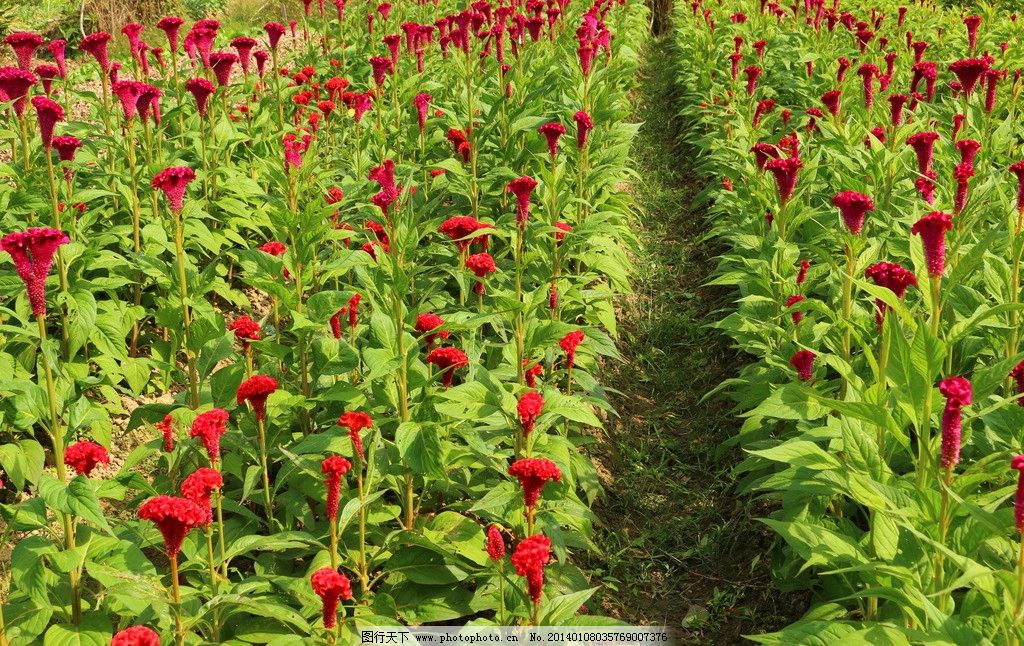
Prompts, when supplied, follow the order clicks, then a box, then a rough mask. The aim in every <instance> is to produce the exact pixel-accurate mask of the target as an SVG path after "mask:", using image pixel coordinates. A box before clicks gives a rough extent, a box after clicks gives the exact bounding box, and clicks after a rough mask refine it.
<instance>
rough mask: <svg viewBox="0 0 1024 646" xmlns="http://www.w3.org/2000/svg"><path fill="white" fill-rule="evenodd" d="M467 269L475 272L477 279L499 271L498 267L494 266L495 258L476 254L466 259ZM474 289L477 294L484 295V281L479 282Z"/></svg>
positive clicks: (486, 254) (489, 255)
mask: <svg viewBox="0 0 1024 646" xmlns="http://www.w3.org/2000/svg"><path fill="white" fill-rule="evenodd" d="M466 269H468V270H470V271H471V272H473V273H474V274H475V275H476V277H477V278H484V277H486V276H487V275H488V274H493V273H494V272H496V271H498V267H497V266H496V265H495V264H494V258H492V257H491V254H489V253H475V254H473V255H472V256H470V257H468V258H466ZM474 289H475V290H476V293H477V294H481V295H482V294H483V293H484V283H483V281H482V280H480V281H477V283H476V287H475V288H474Z"/></svg>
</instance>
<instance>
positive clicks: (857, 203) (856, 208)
mask: <svg viewBox="0 0 1024 646" xmlns="http://www.w3.org/2000/svg"><path fill="white" fill-rule="evenodd" d="M832 205H833V206H836V207H839V214H840V215H841V216H842V218H843V224H845V225H846V228H847V229H848V230H849V231H850V233H852V234H853V235H860V232H861V231H862V230H863V228H864V217H865V216H866V215H867V212H868V211H874V210H875V203H874V202H872V201H871V198H870V197H868V196H867V195H864V194H863V193H858V192H856V191H843V192H841V193H837V194H836V196H835V197H834V198H832Z"/></svg>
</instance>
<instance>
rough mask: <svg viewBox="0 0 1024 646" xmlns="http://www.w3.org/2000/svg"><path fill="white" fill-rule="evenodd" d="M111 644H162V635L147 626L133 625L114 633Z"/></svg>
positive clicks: (134, 645) (139, 645)
mask: <svg viewBox="0 0 1024 646" xmlns="http://www.w3.org/2000/svg"><path fill="white" fill-rule="evenodd" d="M110 646H160V635H157V634H156V633H155V632H153V631H152V630H150V629H149V628H147V627H145V626H131V627H129V628H125V629H124V630H122V631H121V632H119V633H117V634H116V635H114V638H113V639H111V640H110Z"/></svg>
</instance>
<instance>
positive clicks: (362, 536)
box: [355, 455, 370, 597]
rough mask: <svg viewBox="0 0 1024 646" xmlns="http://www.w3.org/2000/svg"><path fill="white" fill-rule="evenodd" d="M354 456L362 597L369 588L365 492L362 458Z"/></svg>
mask: <svg viewBox="0 0 1024 646" xmlns="http://www.w3.org/2000/svg"><path fill="white" fill-rule="evenodd" d="M355 458H356V469H357V471H356V487H357V488H358V489H357V490H358V494H359V563H358V564H357V565H358V566H359V587H360V589H361V590H362V591H363V597H366V593H367V591H368V589H369V581H370V572H369V566H368V565H367V562H366V506H365V505H366V492H365V491H364V490H363V460H362V458H360V457H359V456H358V455H356V456H355Z"/></svg>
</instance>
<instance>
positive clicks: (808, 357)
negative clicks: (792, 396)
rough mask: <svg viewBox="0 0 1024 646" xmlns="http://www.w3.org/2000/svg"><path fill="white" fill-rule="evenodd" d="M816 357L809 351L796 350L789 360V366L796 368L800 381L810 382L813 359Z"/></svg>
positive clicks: (812, 374) (812, 373)
mask: <svg viewBox="0 0 1024 646" xmlns="http://www.w3.org/2000/svg"><path fill="white" fill-rule="evenodd" d="M817 356H818V355H816V354H814V353H813V352H811V351H810V350H798V351H797V352H796V353H794V354H793V356H792V358H790V360H789V365H791V366H793V367H794V368H796V374H797V376H798V377H799V378H800V381H810V380H811V378H812V377H813V376H814V372H813V371H814V359H815V357H817Z"/></svg>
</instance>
